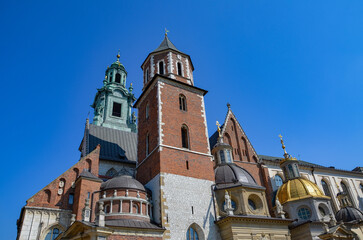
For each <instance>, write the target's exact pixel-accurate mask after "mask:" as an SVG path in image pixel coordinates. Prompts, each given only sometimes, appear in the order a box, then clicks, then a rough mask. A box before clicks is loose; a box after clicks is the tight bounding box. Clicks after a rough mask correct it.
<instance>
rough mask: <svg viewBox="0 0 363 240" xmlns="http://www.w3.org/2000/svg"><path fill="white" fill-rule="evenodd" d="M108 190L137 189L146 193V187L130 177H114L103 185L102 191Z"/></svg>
mask: <svg viewBox="0 0 363 240" xmlns="http://www.w3.org/2000/svg"><path fill="white" fill-rule="evenodd" d="M108 189H135V190H140V191H144V192H146V190H145V187H144V186H143V185H142V184H141V183H140V182H139V181H137V180H136V179H135V178H133V177H131V176H128V175H121V176H118V177H114V178H111V179H110V180H107V181H106V182H104V183H102V184H101V190H108Z"/></svg>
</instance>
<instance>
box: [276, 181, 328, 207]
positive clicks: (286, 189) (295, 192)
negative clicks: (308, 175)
mask: <svg viewBox="0 0 363 240" xmlns="http://www.w3.org/2000/svg"><path fill="white" fill-rule="evenodd" d="M277 196H278V198H279V201H280V203H281V204H283V203H285V202H289V201H294V200H299V199H304V198H309V197H319V198H326V199H330V197H328V196H325V195H324V193H323V192H322V191H321V190H320V189H319V187H318V186H317V185H316V184H315V183H313V182H311V181H309V180H306V179H303V178H296V179H292V180H289V181H287V182H286V183H284V184H283V185H282V186H281V187H280V188H279V190H278V192H277Z"/></svg>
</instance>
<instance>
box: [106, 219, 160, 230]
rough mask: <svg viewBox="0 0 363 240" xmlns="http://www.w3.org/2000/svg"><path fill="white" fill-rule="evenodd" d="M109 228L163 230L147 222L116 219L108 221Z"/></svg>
mask: <svg viewBox="0 0 363 240" xmlns="http://www.w3.org/2000/svg"><path fill="white" fill-rule="evenodd" d="M105 225H106V226H107V227H129V228H143V229H160V230H163V228H161V227H159V226H157V225H155V224H153V223H150V222H146V221H140V220H133V219H116V220H106V224H105Z"/></svg>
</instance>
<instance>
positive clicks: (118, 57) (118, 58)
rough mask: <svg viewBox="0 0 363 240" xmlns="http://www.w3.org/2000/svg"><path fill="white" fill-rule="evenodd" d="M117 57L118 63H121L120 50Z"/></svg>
mask: <svg viewBox="0 0 363 240" xmlns="http://www.w3.org/2000/svg"><path fill="white" fill-rule="evenodd" d="M116 57H117V62H119V61H120V49H119V50H118V52H117V56H116Z"/></svg>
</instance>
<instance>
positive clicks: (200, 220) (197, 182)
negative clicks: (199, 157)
mask: <svg viewBox="0 0 363 240" xmlns="http://www.w3.org/2000/svg"><path fill="white" fill-rule="evenodd" d="M160 183H163V185H161V184H160ZM212 184H213V182H212V181H208V180H202V179H196V178H191V177H185V176H180V175H175V174H168V173H161V174H159V175H157V176H156V177H155V178H154V179H152V180H151V181H150V182H149V183H148V184H146V187H148V188H149V189H151V190H152V192H153V199H152V200H153V205H154V219H155V221H157V222H158V219H160V216H163V217H164V219H163V221H162V222H165V223H166V229H167V230H169V231H170V235H169V233H166V234H165V237H166V238H170V239H186V233H187V230H188V228H189V227H190V226H191V225H193V227H194V228H195V229H196V230H197V232H198V235H199V239H200V240H204V239H205V240H206V239H208V240H215V239H221V238H220V235H219V231H218V227H217V225H215V224H214V221H215V216H214V209H213V199H212V192H211V186H212ZM160 193H162V195H160ZM161 204H164V205H163V206H164V208H161V207H160V206H161ZM163 209H164V213H163V214H161V213H160V211H162V210H163ZM159 222H160V220H159ZM168 225H169V226H168Z"/></svg>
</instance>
